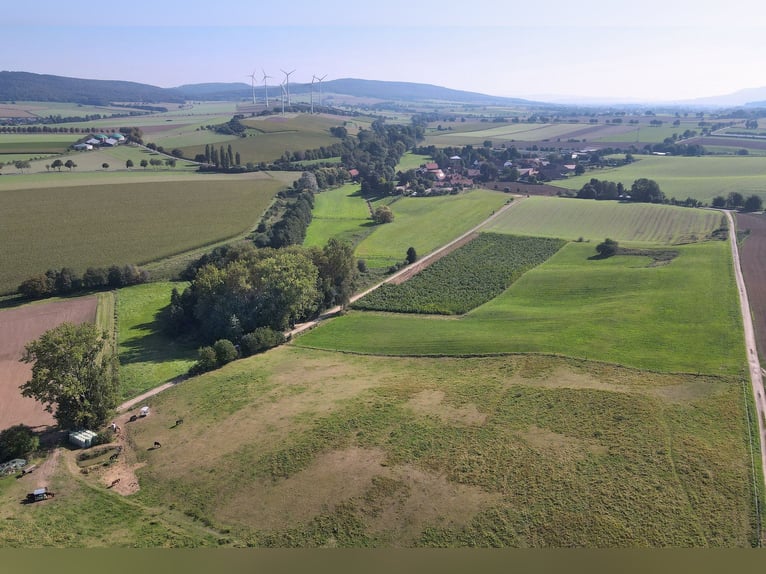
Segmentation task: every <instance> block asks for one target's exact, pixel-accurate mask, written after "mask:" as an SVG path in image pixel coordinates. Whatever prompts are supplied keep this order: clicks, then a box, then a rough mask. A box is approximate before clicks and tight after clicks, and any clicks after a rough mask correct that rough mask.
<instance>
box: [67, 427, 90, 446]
mask: <svg viewBox="0 0 766 574" xmlns="http://www.w3.org/2000/svg"><path fill="white" fill-rule="evenodd" d="M94 438H96V433H95V432H93V431H92V430H76V431H72V432H70V433H69V442H71V443H72V444H74V445H77V446H79V447H80V448H89V447H90V446H91V444H93V439H94Z"/></svg>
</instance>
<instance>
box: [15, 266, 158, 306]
mask: <svg viewBox="0 0 766 574" xmlns="http://www.w3.org/2000/svg"><path fill="white" fill-rule="evenodd" d="M148 280H149V273H148V272H147V271H146V270H144V269H141V268H139V267H136V266H135V265H123V266H119V265H112V266H111V267H88V269H86V270H85V273H83V274H82V276H80V275H78V274H77V273H76V272H75V271H74V270H73V269H72V268H70V267H62V268H61V269H60V270H57V269H49V270H48V271H46V272H45V273H40V274H39V275H34V276H32V277H30V278H29V279H26V280H25V281H23V282H22V283H21V285H19V288H18V291H19V293H20V294H21V295H23V296H24V297H27V298H29V299H42V298H45V297H53V296H54V295H71V294H72V293H77V292H79V291H89V290H94V289H104V288H109V289H116V288H118V287H127V286H128V285H138V284H139V283H146V282H147V281H148Z"/></svg>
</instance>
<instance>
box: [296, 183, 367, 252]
mask: <svg viewBox="0 0 766 574" xmlns="http://www.w3.org/2000/svg"><path fill="white" fill-rule="evenodd" d="M359 189H360V187H359V185H358V184H355V183H349V184H346V185H344V186H341V187H339V188H337V189H331V190H327V191H323V192H321V193H318V194H316V196H315V198H314V210H313V212H312V215H313V217H312V220H311V223H310V224H309V227H308V229H307V230H306V239H305V241H304V242H303V244H304V245H307V246H318V247H321V246H323V245H325V244H326V243H327V240H328V239H330V238H331V237H336V238H338V239H343V240H346V241H350V242H351V243H352V244H353V245H356V244H357V243H359V241H361V240H362V238H364V237H365V236H367V235H369V233H370V232H371V231H372V229H374V226H373V225H372V220H371V219H370V210H369V209H368V208H367V202H366V201H365V200H364V198H363V197H362V196H361V195H360V194H359Z"/></svg>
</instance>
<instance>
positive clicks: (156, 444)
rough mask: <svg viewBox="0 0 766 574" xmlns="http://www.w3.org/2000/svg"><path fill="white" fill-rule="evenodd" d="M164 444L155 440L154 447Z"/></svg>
mask: <svg viewBox="0 0 766 574" xmlns="http://www.w3.org/2000/svg"><path fill="white" fill-rule="evenodd" d="M161 446H162V445H161V444H160V443H158V442H157V441H154V448H160V447H161Z"/></svg>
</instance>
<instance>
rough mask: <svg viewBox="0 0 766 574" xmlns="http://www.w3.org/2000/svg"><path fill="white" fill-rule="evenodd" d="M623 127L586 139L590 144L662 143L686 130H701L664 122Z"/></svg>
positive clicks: (688, 125)
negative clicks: (617, 131)
mask: <svg viewBox="0 0 766 574" xmlns="http://www.w3.org/2000/svg"><path fill="white" fill-rule="evenodd" d="M622 125H623V131H621V132H619V133H613V134H606V135H594V136H592V137H589V138H588V141H590V142H599V143H611V142H636V143H640V144H648V143H649V144H651V143H662V142H663V141H665V139H666V138H669V137H672V136H673V134H676V135H677V136H679V137H680V136H681V134H682V133H684V132H685V131H686V130H696V131H697V133H699V132H700V130H701V128H699V127H697V125H696V123H695V124H686V125H685V124H681V125H680V126H673V125H672V122H665V123H663V124H662V125H661V126H656V127H655V126H650V125H647V124H639V125H630V124H628V125H625V124H622Z"/></svg>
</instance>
